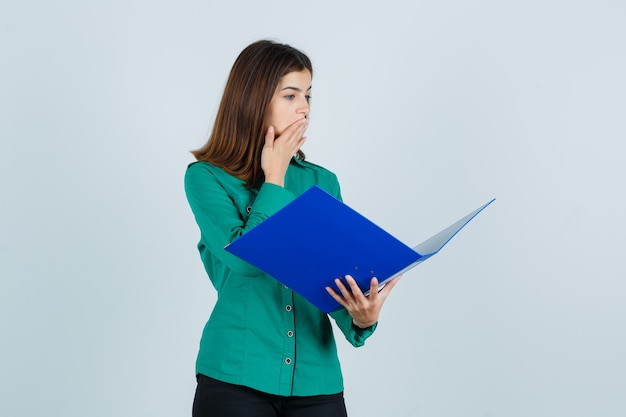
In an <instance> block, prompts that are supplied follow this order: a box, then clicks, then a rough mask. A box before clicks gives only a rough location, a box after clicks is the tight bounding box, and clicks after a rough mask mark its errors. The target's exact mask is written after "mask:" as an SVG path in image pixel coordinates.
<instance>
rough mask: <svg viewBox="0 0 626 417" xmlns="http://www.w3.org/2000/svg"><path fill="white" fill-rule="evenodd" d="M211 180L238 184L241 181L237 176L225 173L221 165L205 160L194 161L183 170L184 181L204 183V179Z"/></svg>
mask: <svg viewBox="0 0 626 417" xmlns="http://www.w3.org/2000/svg"><path fill="white" fill-rule="evenodd" d="M209 180H213V181H216V182H218V183H220V184H233V185H234V184H236V185H240V184H241V183H242V182H243V181H242V180H240V179H239V178H236V177H234V176H232V175H231V174H229V173H227V172H226V171H224V169H222V168H221V167H218V166H217V165H214V164H212V163H211V162H207V161H195V162H191V163H190V164H189V165H187V169H186V171H185V182H186V183H195V182H200V183H204V182H206V181H209Z"/></svg>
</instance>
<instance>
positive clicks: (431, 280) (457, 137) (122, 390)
mask: <svg viewBox="0 0 626 417" xmlns="http://www.w3.org/2000/svg"><path fill="white" fill-rule="evenodd" d="M223 3H224V2H219V5H218V2H210V1H177V2H173V1H171V2H160V1H121V0H116V1H108V2H93V1H92V2H83V1H77V0H66V1H55V2H44V1H32V0H30V1H24V0H21V1H17V0H2V3H1V6H0V51H1V52H0V53H1V56H2V61H1V65H0V100H1V101H0V103H1V104H0V112H1V113H0V114H1V119H0V137H1V143H0V190H1V200H0V201H1V202H0V210H1V216H0V276H1V282H0V285H1V287H0V337H1V348H0V349H1V352H2V354H1V355H0V415H2V416H64V417H68V416H93V417H97V416H185V415H190V409H191V401H192V397H193V390H194V388H195V381H194V375H193V372H194V360H195V354H196V349H197V344H198V340H199V337H200V332H201V329H202V326H203V324H204V321H205V320H206V318H207V316H208V314H209V311H210V309H211V306H212V303H213V301H214V300H215V293H214V291H213V289H212V288H211V286H210V284H209V282H208V280H207V278H206V276H205V274H204V271H203V268H202V266H201V263H200V260H199V257H198V254H197V251H196V249H195V244H196V242H197V240H198V231H197V228H196V225H195V223H194V220H193V218H192V215H191V213H190V210H189V208H188V206H187V203H186V200H185V196H184V192H183V187H182V179H183V174H184V170H185V166H186V164H187V163H189V162H191V160H192V157H191V155H190V154H189V153H188V150H190V149H193V148H195V147H198V146H200V145H201V144H202V143H203V142H204V141H205V139H206V136H207V134H208V132H209V129H210V124H211V120H212V118H213V117H214V115H215V112H216V108H217V105H218V103H219V99H220V95H221V91H222V88H223V86H224V82H225V79H226V76H227V73H228V71H229V69H230V66H231V65H232V62H233V60H234V59H235V57H236V56H237V55H238V53H239V52H240V51H241V49H243V48H244V47H245V46H246V45H247V44H249V43H250V42H252V41H254V40H257V39H260V38H268V37H269V38H273V39H278V40H280V41H283V42H287V43H290V44H292V45H294V46H296V47H298V48H301V49H302V50H304V51H305V52H307V53H308V54H309V55H310V56H311V58H312V59H313V62H314V66H315V70H316V73H315V76H314V89H313V94H314V101H313V112H312V125H311V127H310V129H309V132H308V137H309V140H308V142H307V144H306V145H305V148H304V150H305V151H306V152H307V154H308V158H309V159H310V160H311V161H314V162H317V163H319V164H322V165H324V166H326V167H328V168H330V169H331V170H333V171H335V172H336V173H337V174H338V176H339V178H340V181H341V183H342V188H343V194H344V198H345V200H346V202H348V203H349V204H350V205H351V206H352V207H354V208H355V209H357V210H359V211H361V212H362V213H363V214H365V215H366V216H368V217H369V218H371V219H372V220H374V221H375V222H377V223H378V224H380V225H381V226H383V227H384V228H385V229H387V230H388V231H390V232H391V233H393V234H395V235H396V236H397V237H399V238H400V239H401V240H403V241H405V242H406V243H408V244H416V243H419V242H420V241H422V240H424V239H425V238H427V237H429V236H430V235H431V234H433V233H435V232H437V231H438V230H439V229H440V228H442V227H444V226H447V225H448V224H449V223H451V222H452V221H454V220H456V219H457V218H459V217H461V216H462V215H464V214H466V213H467V212H469V211H471V210H473V209H474V208H476V207H477V206H479V205H480V204H482V203H484V202H486V201H488V200H489V199H491V198H492V197H496V198H497V201H496V202H495V203H494V205H492V206H491V207H489V208H488V209H487V211H485V212H484V213H483V214H481V215H480V216H479V217H478V218H477V219H475V220H474V222H472V223H471V224H470V225H469V226H468V228H467V229H465V230H464V231H463V232H462V233H461V234H460V235H459V236H457V237H456V238H455V240H453V241H452V242H451V243H450V244H449V246H447V247H446V248H445V249H444V251H443V252H442V253H440V254H439V255H437V257H435V258H433V259H432V260H429V261H428V262H427V263H425V264H423V265H422V266H420V267H418V268H417V269H415V270H413V271H411V272H410V273H408V274H407V275H406V276H405V277H404V278H403V279H402V280H401V282H400V283H399V284H398V286H397V287H396V289H395V290H394V292H393V293H392V295H391V297H390V298H389V300H388V303H387V304H386V306H385V309H384V311H383V315H382V317H381V323H380V327H379V330H378V331H377V333H376V334H375V335H374V337H373V338H371V339H370V340H369V341H368V343H367V346H366V347H365V348H362V349H353V348H351V347H350V346H349V345H348V344H347V343H345V342H344V341H343V340H339V345H340V355H341V358H342V363H343V369H344V374H345V380H346V381H345V382H346V398H347V403H348V407H349V410H350V411H351V415H353V416H381V415H387V416H429V417H433V416H446V417H447V416H481V417H486V416H507V417H521V416H533V417H537V416H604V417H610V416H624V415H626V400H625V399H624V392H626V359H625V358H624V352H625V351H626V331H625V324H624V322H625V321H626V303H625V302H624V301H625V300H626V297H625V296H626V284H625V282H624V278H625V277H626V267H625V266H624V261H623V250H624V248H625V247H626V245H625V238H624V236H625V230H624V229H625V227H624V226H625V220H624V217H623V216H624V212H626V210H625V209H626V204H625V202H624V199H625V192H624V191H625V187H624V183H623V181H624V178H626V169H625V168H624V159H625V156H626V155H625V151H624V144H623V142H624V140H625V139H626V128H625V126H624V119H625V117H624V116H625V115H626V102H625V97H626V81H625V80H626V77H624V74H626V42H625V41H626V25H625V24H624V22H625V21H626V6H625V3H624V2H623V1H621V0H619V1H618V0H614V1H608V0H606V1H604V0H601V1H590V0H583V1H575V2H572V1H558V0H547V1H546V0H544V1H538V0H530V1H524V2H521V1H518V2H502V1H488V0H475V1H452V0H443V1H437V2H434V1H411V2H409V1H386V2H384V4H383V2H363V1H358V2H357V1H352V2H349V1H347V2H337V1H317V2H292V1H289V2H288V1H279V2H270V3H268V2H252V1H247V2H246V1H229V2H227V4H223ZM346 244H349V242H346ZM338 339H339V338H338Z"/></svg>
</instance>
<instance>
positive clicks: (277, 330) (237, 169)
mask: <svg viewBox="0 0 626 417" xmlns="http://www.w3.org/2000/svg"><path fill="white" fill-rule="evenodd" d="M312 74H313V68H312V66H311V62H310V60H309V58H308V57H307V56H306V55H304V54H303V53H302V52H300V51H299V50H297V49H294V48H292V47H291V46H289V45H283V44H278V43H274V42H271V41H259V42H255V43H253V44H251V45H249V46H248V47H247V48H245V49H244V50H243V51H242V52H241V54H240V55H239V57H238V58H237V60H236V61H235V63H234V65H233V68H232V70H231V72H230V75H229V78H228V81H227V83H226V87H225V89H224V95H223V98H222V101H221V104H220V107H219V110H218V113H217V117H216V120H215V123H214V125H213V130H212V133H211V136H210V137H209V140H208V142H207V143H206V144H205V145H204V146H203V147H202V148H200V149H198V150H197V151H194V152H193V154H194V156H195V157H196V159H197V160H198V161H197V162H194V163H192V164H191V165H189V167H188V168H187V171H186V174H185V191H186V194H187V199H188V201H189V204H190V206H191V209H192V211H193V214H194V216H195V219H196V222H197V223H198V226H199V228H200V235H201V237H200V242H199V244H198V249H199V251H200V257H201V258H202V262H203V263H204V267H205V269H206V271H207V273H208V276H209V278H210V280H211V282H212V284H213V286H214V287H215V289H216V290H217V293H218V300H217V302H216V304H215V306H214V308H213V312H212V314H211V317H210V318H209V320H208V322H207V324H206V326H205V328H204V332H203V334H202V339H201V341H200V351H199V354H198V358H197V362H196V373H197V379H198V386H197V389H196V394H195V399H194V404H193V415H194V417H204V416H216V417H220V416H229V417H231V416H263V417H264V416H268V417H269V416H272V417H275V416H294V417H296V416H297V417H305V416H316V417H317V416H327V417H334V416H345V415H346V409H345V405H344V400H343V380H342V375H341V370H340V366H339V360H338V358H337V350H336V346H335V340H334V337H333V334H332V327H331V324H330V321H329V318H328V315H327V314H325V313H323V312H322V311H320V310H318V309H317V308H316V307H314V306H313V305H312V304H310V303H309V302H308V301H306V300H305V299H304V298H302V297H300V296H299V295H298V294H296V293H294V292H293V291H291V290H290V289H289V288H286V287H285V286H283V285H282V284H280V283H279V282H278V281H276V280H274V279H273V278H272V277H270V276H268V275H266V274H263V273H262V272H260V271H259V270H258V269H256V268H254V267H252V266H251V265H249V264H247V263H246V262H244V261H242V260H240V259H238V258H236V257H235V256H233V255H231V254H229V253H228V252H226V251H225V250H224V246H226V245H227V244H228V243H229V242H232V241H233V240H234V239H237V237H239V236H241V235H242V234H243V233H245V232H246V231H247V230H249V229H251V228H252V227H254V226H256V225H257V224H259V223H261V222H262V221H263V220H265V219H267V218H268V217H269V216H271V215H272V214H273V213H275V212H276V211H278V210H279V209H280V208H281V207H283V206H285V205H286V204H287V203H289V202H290V201H292V200H293V199H294V198H296V197H297V196H298V195H300V194H301V193H303V192H304V191H306V190H307V189H309V188H310V187H311V186H313V185H318V186H319V187H321V188H322V189H324V190H326V191H327V192H329V193H331V194H332V195H334V196H335V197H337V198H341V194H340V190H339V183H338V182H337V178H336V177H335V175H334V174H333V173H331V172H330V171H328V170H326V169H324V168H322V167H320V166H318V165H315V164H312V163H310V162H307V161H305V157H304V153H302V151H301V150H300V148H301V146H302V144H303V143H304V142H305V140H306V137H305V136H304V134H305V131H306V129H307V127H308V124H309V119H308V115H309V111H310V100H311V79H312ZM277 256H280V254H277ZM294 273H296V272H295V271H294ZM397 279H398V278H396V279H394V280H392V281H391V282H389V284H388V285H386V286H385V287H384V288H383V289H382V290H381V291H380V292H379V291H378V282H377V281H376V279H373V280H372V283H371V288H370V295H369V296H364V295H363V293H362V292H361V290H360V289H359V288H358V286H357V285H356V284H355V282H354V280H353V279H352V278H351V277H350V276H346V277H345V278H344V280H337V287H338V288H339V290H340V292H339V293H337V292H335V291H333V290H330V289H329V290H328V292H329V297H333V298H335V299H336V300H337V301H338V302H339V303H340V304H341V305H342V306H343V307H344V308H343V309H341V310H339V311H335V312H333V313H331V314H330V316H331V317H332V318H333V319H334V320H335V322H336V323H337V325H338V327H339V329H341V331H342V332H343V334H344V336H345V338H346V339H347V340H348V341H349V342H350V343H351V344H352V345H354V346H355V347H359V346H362V345H363V344H364V343H365V340H366V339H367V338H368V337H369V336H370V335H371V334H372V333H373V332H374V329H375V328H376V324H377V321H378V316H379V313H380V310H381V307H382V305H383V303H384V301H385V299H386V298H387V296H388V294H389V292H390V291H391V289H392V288H393V287H394V285H395V283H396V282H397Z"/></svg>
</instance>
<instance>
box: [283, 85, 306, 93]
mask: <svg viewBox="0 0 626 417" xmlns="http://www.w3.org/2000/svg"><path fill="white" fill-rule="evenodd" d="M311 87H313V86H311ZM311 87H309V88H307V89H306V91H309V90H310V89H311ZM285 90H295V91H297V92H298V93H301V92H302V89H301V88H298V87H291V86H287V87H285V88H283V89H282V90H280V91H285Z"/></svg>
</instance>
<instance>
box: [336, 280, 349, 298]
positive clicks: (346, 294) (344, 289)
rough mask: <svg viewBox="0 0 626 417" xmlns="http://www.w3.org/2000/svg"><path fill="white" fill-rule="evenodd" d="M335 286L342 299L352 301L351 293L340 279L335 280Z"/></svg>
mask: <svg viewBox="0 0 626 417" xmlns="http://www.w3.org/2000/svg"><path fill="white" fill-rule="evenodd" d="M335 285H336V286H337V288H339V291H341V294H342V295H343V298H345V299H352V292H351V291H350V290H349V289H348V288H347V287H346V286H345V285H344V283H343V281H341V279H339V278H335Z"/></svg>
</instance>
